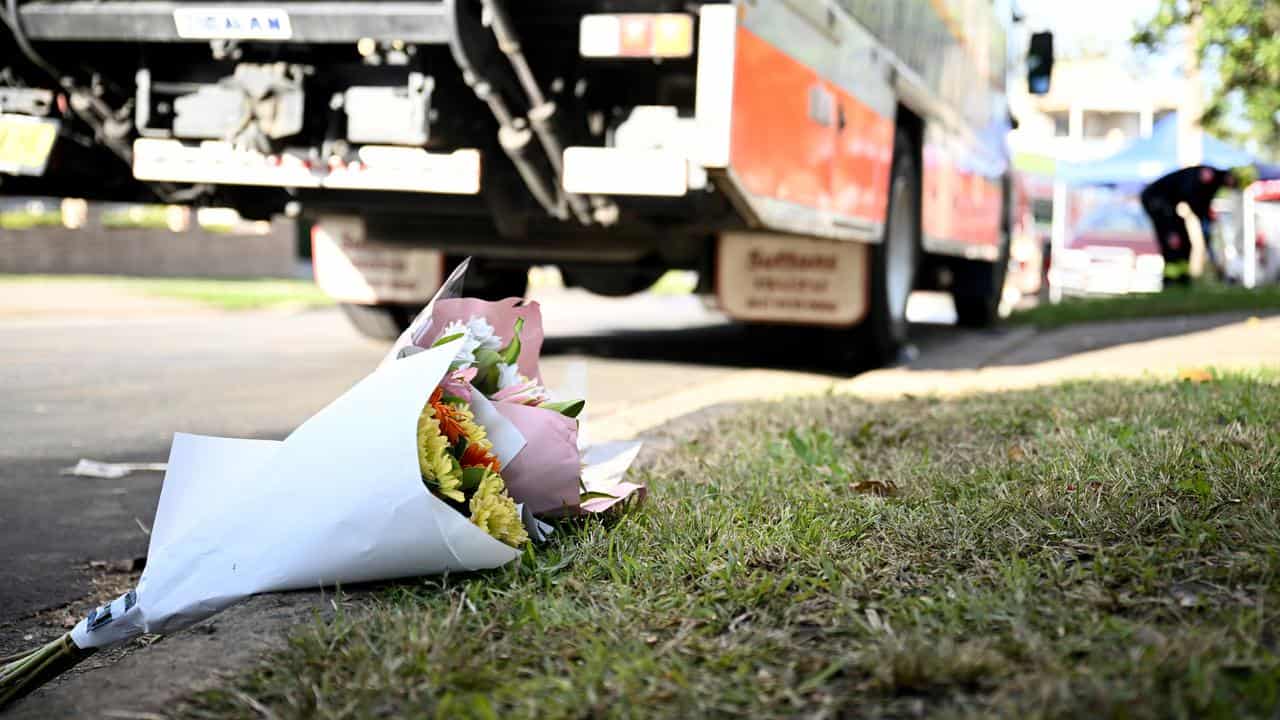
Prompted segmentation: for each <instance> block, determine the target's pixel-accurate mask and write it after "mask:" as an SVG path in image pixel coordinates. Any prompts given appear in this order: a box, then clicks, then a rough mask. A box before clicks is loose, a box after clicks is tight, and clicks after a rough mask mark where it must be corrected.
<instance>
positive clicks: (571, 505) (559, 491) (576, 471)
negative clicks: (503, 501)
mask: <svg viewBox="0 0 1280 720" xmlns="http://www.w3.org/2000/svg"><path fill="white" fill-rule="evenodd" d="M495 405H496V407H497V408H498V412H499V413H501V414H502V416H503V417H505V418H506V419H508V420H510V421H511V423H512V424H513V425H515V426H516V429H517V430H519V431H520V434H521V435H524V438H525V440H526V443H525V446H524V449H523V450H521V451H520V452H519V454H517V455H516V456H515V459H513V460H512V461H511V462H510V463H507V465H506V466H504V467H503V468H502V479H503V480H505V481H506V483H507V492H509V493H511V497H513V498H515V501H516V502H518V503H524V504H525V505H527V506H528V507H529V509H530V510H531V511H532V512H534V513H537V514H542V513H548V512H552V511H566V512H572V511H573V510H574V509H576V508H577V507H578V500H579V490H580V488H579V486H578V478H579V477H580V475H581V473H582V464H581V463H582V459H581V456H580V455H579V453H578V421H577V420H575V419H573V418H568V417H565V416H564V415H561V414H560V413H558V412H556V411H554V410H547V409H544V408H539V407H531V406H528V405H520V404H518V403H511V402H500V403H495Z"/></svg>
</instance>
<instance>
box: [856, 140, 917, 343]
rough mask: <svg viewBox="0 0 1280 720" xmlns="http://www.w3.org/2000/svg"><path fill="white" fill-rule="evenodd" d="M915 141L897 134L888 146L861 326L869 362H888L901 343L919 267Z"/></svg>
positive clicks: (906, 327) (906, 326)
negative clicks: (879, 235) (888, 168)
mask: <svg viewBox="0 0 1280 720" xmlns="http://www.w3.org/2000/svg"><path fill="white" fill-rule="evenodd" d="M916 158H917V154H916V147H915V143H914V142H912V140H911V138H910V137H909V136H908V135H907V134H906V133H904V132H903V131H902V130H898V132H897V135H896V136H895V137H894V142H893V173H892V175H891V176H890V181H889V212H888V217H887V218H886V219H885V227H884V239H883V241H882V242H880V243H879V244H878V245H875V246H874V247H872V248H871V278H870V280H871V294H870V300H871V307H870V308H869V314H868V315H867V319H866V321H865V322H864V324H863V326H864V327H863V333H864V335H865V337H866V343H867V345H869V346H870V355H871V357H870V359H871V360H872V361H873V362H876V363H879V364H885V363H890V362H893V361H894V360H896V359H897V357H898V350H899V349H900V348H901V347H902V346H903V345H904V344H905V343H906V342H907V334H908V323H907V299H908V298H910V297H911V291H912V289H914V288H915V284H916V273H917V271H918V270H919V268H920V255H921V252H920V169H919V167H918V166H917V161H916Z"/></svg>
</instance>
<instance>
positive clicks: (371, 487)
mask: <svg viewBox="0 0 1280 720" xmlns="http://www.w3.org/2000/svg"><path fill="white" fill-rule="evenodd" d="M456 350H457V345H455V344H454V343H449V344H448V345H444V346H441V347H438V348H434V349H431V350H428V351H425V352H421V353H418V354H416V355H414V356H412V357H408V358H404V359H402V360H398V361H396V362H392V363H387V364H385V365H383V366H381V367H380V368H379V369H378V370H377V371H376V372H374V373H373V374H371V375H369V376H368V377H366V378H365V379H364V380H362V381H361V382H360V383H358V384H357V385H356V386H355V387H353V388H351V389H350V390H349V391H347V392H346V393H345V394H343V395H342V396H341V397H339V398H338V399H337V400H335V401H334V402H333V403H332V404H330V405H329V406H328V407H326V408H325V409H324V410H321V411H320V412H319V413H317V414H316V415H315V416H313V417H312V418H311V419H310V420H308V421H307V422H305V423H303V425H302V426H300V427H299V428H298V429H297V430H295V431H294V432H293V433H292V434H291V435H289V437H288V438H286V439H285V440H284V441H283V442H276V441H268V440H237V439H230V438H217V437H206V436H199V435H186V434H178V435H175V437H174V441H173V447H172V449H171V451H170V455H169V468H168V472H167V473H166V474H165V479H164V486H163V488H162V490H161V495H160V505H159V508H158V509H157V511H156V519H155V524H154V526H153V528H152V533H151V544H150V549H149V551H148V555H147V567H146V569H145V570H144V571H143V573H142V578H141V580H140V581H139V583H138V587H137V589H136V590H135V591H131V592H130V593H128V594H126V595H124V596H122V597H120V598H118V599H117V600H115V601H114V602H112V603H109V604H108V605H104V606H102V607H100V608H98V609H97V610H95V611H93V613H91V614H90V616H89V617H88V618H86V619H85V620H82V621H81V622H80V623H79V624H78V625H77V626H76V627H75V629H74V630H73V631H72V639H73V640H74V641H75V643H76V645H78V646H80V647H81V648H89V647H101V646H105V645H110V644H113V643H117V642H121V641H123V640H127V639H129V638H131V637H134V636H137V635H140V634H142V633H168V632H173V631H175V630H178V629H180V628H182V627H185V626H187V625H190V624H192V623H195V622H197V621H199V620H202V619H204V618H206V617H208V616H210V615H213V614H214V613H217V612H219V611H221V610H223V609H225V608H226V607H227V606H229V605H231V604H233V603H235V602H237V601H239V600H242V599H244V598H246V597H248V596H250V595H253V594H256V593H263V592H273V591H280V590H293V589H300V588H312V587H317V586H324V585H333V584H337V583H342V584H349V583H358V582H364V581H370V580H385V579H392V578H399V577H410V576H417V575H428V574H434V573H441V572H445V571H469V570H482V569H489V568H494V567H498V566H500V565H503V564H506V563H508V562H510V561H511V560H514V559H515V558H516V557H517V556H518V555H519V553H518V551H517V550H515V549H514V548H511V547H509V546H507V545H505V544H503V543H501V542H499V541H498V540H495V539H493V538H492V537H490V536H489V535H487V534H486V533H485V532H484V531H482V530H480V529H479V528H477V527H476V526H475V525H473V524H472V523H471V522H470V520H468V518H466V517H465V516H463V515H462V514H460V513H459V512H458V511H456V510H454V509H453V508H451V507H449V506H448V505H446V504H445V503H444V502H443V501H441V500H439V499H438V498H436V497H435V496H434V495H432V494H431V493H430V492H429V491H428V490H427V488H426V487H425V486H424V485H423V482H422V477H421V475H420V473H419V470H418V460H417V448H416V444H417V436H416V431H417V419H418V415H419V413H420V412H421V411H422V407H423V405H424V404H425V402H426V399H427V397H428V396H429V395H430V393H431V391H432V390H433V389H434V388H435V387H436V385H437V384H438V383H439V382H440V380H441V378H442V377H443V376H444V374H445V372H446V371H447V369H448V365H449V361H450V360H451V359H452V358H453V356H454V353H455V352H456ZM486 414H487V413H486ZM493 414H494V415H496V413H493ZM486 420H487V421H488V422H487V423H486V425H487V427H488V430H489V433H490V436H491V437H496V438H499V439H500V442H501V444H502V446H501V447H498V446H495V448H496V450H497V451H498V452H500V453H501V455H505V456H507V457H510V456H513V455H514V454H515V453H517V452H519V450H520V448H521V447H522V446H523V439H522V438H521V437H520V436H519V433H518V432H516V431H515V429H514V428H513V427H510V426H509V424H505V425H504V424H502V421H501V418H498V419H497V420H494V419H493V418H486ZM513 433H514V437H513V435H512V434H513Z"/></svg>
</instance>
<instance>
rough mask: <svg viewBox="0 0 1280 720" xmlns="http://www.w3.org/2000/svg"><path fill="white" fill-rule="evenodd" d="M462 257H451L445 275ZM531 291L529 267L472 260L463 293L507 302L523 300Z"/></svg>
mask: <svg viewBox="0 0 1280 720" xmlns="http://www.w3.org/2000/svg"><path fill="white" fill-rule="evenodd" d="M462 259H463V258H462V256H454V255H450V256H449V257H448V258H447V260H446V262H445V275H448V274H449V273H451V272H453V270H454V268H456V267H457V266H458V263H460V262H462ZM528 290H529V266H528V265H522V264H516V265H507V264H497V263H490V262H487V261H485V260H483V259H480V260H477V259H472V261H471V267H470V268H468V270H467V279H466V282H464V283H463V286H462V293H463V295H466V296H467V297H473V298H480V299H481V300H506V299H507V298H510V297H517V298H522V297H524V296H525V293H526V292H528Z"/></svg>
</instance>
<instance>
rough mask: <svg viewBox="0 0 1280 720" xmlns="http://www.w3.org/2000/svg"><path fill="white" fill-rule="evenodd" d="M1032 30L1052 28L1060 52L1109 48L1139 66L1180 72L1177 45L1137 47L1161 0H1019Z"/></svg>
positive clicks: (1072, 52)
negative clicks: (1140, 30)
mask: <svg viewBox="0 0 1280 720" xmlns="http://www.w3.org/2000/svg"><path fill="white" fill-rule="evenodd" d="M1015 3H1016V6H1017V7H1018V8H1019V10H1020V11H1021V12H1022V14H1023V16H1024V17H1025V18H1026V24H1027V29H1028V30H1031V31H1038V30H1052V31H1053V33H1054V45H1055V50H1056V51H1057V54H1058V55H1059V56H1060V57H1062V56H1071V55H1075V54H1078V53H1081V52H1088V53H1090V54H1092V53H1094V52H1105V53H1107V54H1108V55H1111V56H1112V57H1113V58H1114V59H1116V60H1118V61H1120V62H1125V63H1130V64H1132V65H1133V66H1134V67H1135V68H1136V69H1140V70H1142V71H1146V72H1156V73H1160V74H1166V75H1176V74H1178V73H1179V72H1180V68H1181V62H1182V57H1181V53H1180V52H1178V51H1177V49H1176V48H1175V49H1174V50H1173V51H1172V52H1170V51H1164V52H1162V53H1161V54H1159V55H1156V56H1151V55H1150V54H1149V53H1145V52H1138V51H1135V50H1134V49H1133V48H1132V46H1131V45H1130V42H1129V40H1130V38H1131V37H1132V36H1133V32H1134V29H1135V28H1136V27H1137V26H1138V25H1139V24H1140V23H1142V22H1145V21H1146V20H1148V19H1149V18H1151V17H1152V16H1153V15H1155V12H1156V9H1157V8H1158V7H1159V4H1160V2H1159V0H1015Z"/></svg>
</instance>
